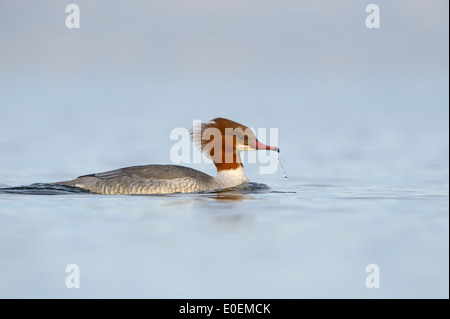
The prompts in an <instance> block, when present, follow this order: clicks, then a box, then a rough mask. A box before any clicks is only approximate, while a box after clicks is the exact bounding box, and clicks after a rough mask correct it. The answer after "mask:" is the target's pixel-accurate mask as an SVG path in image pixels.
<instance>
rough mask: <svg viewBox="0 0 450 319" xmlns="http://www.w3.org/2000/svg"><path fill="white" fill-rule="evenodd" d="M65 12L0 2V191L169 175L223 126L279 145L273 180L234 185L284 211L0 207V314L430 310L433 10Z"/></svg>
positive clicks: (443, 139) (153, 203) (60, 201)
mask: <svg viewBox="0 0 450 319" xmlns="http://www.w3.org/2000/svg"><path fill="white" fill-rule="evenodd" d="M69 3H70V2H67V3H65V2H61V1H56V0H55V1H48V0H46V1H31V0H24V1H21V0H16V1H0V87H1V89H0V186H19V185H28V184H31V183H35V182H51V181H56V180H62V179H69V178H73V177H76V176H78V175H81V174H87V173H93V172H100V171H104V170H108V169H114V168H118V167H123V166H131V165H137V164H150V163H170V157H169V152H170V148H171V146H172V145H173V143H174V142H173V141H170V140H169V136H170V131H171V130H172V129H173V128H175V127H186V128H188V129H189V128H190V126H191V125H192V120H194V119H201V120H203V121H207V120H209V119H211V118H213V117H217V116H222V117H228V118H230V119H233V120H235V121H238V122H241V123H243V124H246V125H249V126H252V127H254V128H258V127H267V128H269V127H275V128H278V129H279V147H280V149H281V153H280V155H281V157H280V158H281V161H282V164H283V166H284V167H285V169H286V173H287V175H288V176H289V180H288V181H284V180H283V177H282V174H281V172H277V174H274V175H259V174H258V164H248V165H246V170H247V173H248V176H249V178H250V179H251V180H252V181H256V182H263V183H266V184H268V185H270V186H271V188H272V189H274V190H278V191H286V192H295V193H285V194H277V193H271V194H253V195H242V196H240V195H233V196H232V197H231V198H230V197H226V198H222V197H220V196H219V197H218V196H217V195H176V196H169V197H164V196H162V197H161V196H159V197H136V196H116V197H111V196H96V195H60V196H30V195H11V194H0V243H1V244H0V255H1V256H2V257H1V259H0V296H1V297H3V298H10V297H31V298H36V297H64V298H66V297H75V298H77V297H151V298H155V297H156V298H158V297H166V298H183V297H202V298H208V297H210V298H217V297H221V298H231V297H244V298H259V297H269V298H271V297H274V298H278V297H285V298H304V297H331V298H334V297H344V298H346V297H351V298H354V297H361V298H371V297H381V298H390V297H397V298H410V297H414V298H417V297H425V298H428V297H438V298H448V270H449V268H448V251H449V250H448V248H449V247H448V185H449V169H448V160H449V156H448V155H449V148H448V145H449V140H448V130H449V120H448V116H449V109H448V104H449V99H448V85H449V83H448V67H449V65H448V56H449V50H448V48H449V46H448V21H449V17H448V9H449V8H448V2H447V1H443V0H435V1H425V0H422V1H407V0H404V1H399V0H396V1H376V2H375V3H377V4H378V5H379V6H380V10H381V28H380V29H367V28H366V27H365V24H364V21H365V17H366V15H367V13H365V7H366V5H367V4H369V3H372V2H369V1H356V0H354V1H331V0H324V1H312V0H311V1H287V0H285V1H284V0H283V1H256V0H254V1H253V0H249V1H245V2H244V3H243V1H234V0H233V1H206V0H203V1H198V0H197V1H184V2H183V1H133V2H132V3H131V2H126V1H114V2H111V1H102V0H96V1H82V0H80V1H76V2H75V3H77V4H78V5H79V6H80V10H81V28H80V29H71V30H69V29H67V28H66V27H65V23H64V21H65V18H66V15H67V14H66V13H65V6H66V5H67V4H69ZM188 166H191V167H194V168H197V169H199V170H202V171H205V172H207V173H209V174H215V170H214V167H213V166H212V165H206V164H189V165H188ZM71 263H76V264H79V265H80V268H81V272H82V275H81V276H82V277H81V286H82V288H80V289H78V290H69V289H67V288H65V286H64V282H65V276H66V273H65V272H64V270H65V266H66V265H67V264H71ZM371 263H376V264H378V265H379V266H380V269H381V276H382V277H381V288H380V289H376V290H374V289H372V290H369V289H367V288H366V287H365V285H364V280H365V276H366V275H367V274H366V273H365V271H364V270H365V266H366V265H367V264H371Z"/></svg>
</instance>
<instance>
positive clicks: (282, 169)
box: [277, 153, 288, 180]
mask: <svg viewBox="0 0 450 319" xmlns="http://www.w3.org/2000/svg"><path fill="white" fill-rule="evenodd" d="M277 154H278V165H280V168H281V171H282V172H283V175H284V180H287V179H288V177H287V175H286V172H285V171H284V168H283V166H281V162H280V153H277Z"/></svg>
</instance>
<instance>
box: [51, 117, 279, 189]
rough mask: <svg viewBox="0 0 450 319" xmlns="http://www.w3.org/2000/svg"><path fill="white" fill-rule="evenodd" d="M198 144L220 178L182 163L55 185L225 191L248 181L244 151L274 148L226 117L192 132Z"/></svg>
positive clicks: (109, 173)
mask: <svg viewBox="0 0 450 319" xmlns="http://www.w3.org/2000/svg"><path fill="white" fill-rule="evenodd" d="M191 135H192V138H193V141H194V143H196V144H197V145H198V146H200V148H201V150H202V152H203V153H205V154H206V155H207V156H208V157H210V158H212V160H213V162H214V165H215V166H216V168H217V175H216V177H212V176H209V175H207V174H205V173H202V172H200V171H198V170H195V169H192V168H189V167H184V166H179V165H144V166H132V167H125V168H120V169H116V170H112V171H108V172H104V173H97V174H89V175H83V176H80V177H78V178H76V179H74V180H70V181H64V182H56V183H53V184H57V185H66V186H72V187H78V188H82V189H85V190H88V191H90V192H92V193H97V194H169V193H190V192H201V191H213V190H221V189H226V188H231V187H236V186H239V185H242V184H245V183H248V178H247V175H246V174H245V171H244V166H243V165H242V162H241V156H240V152H241V151H256V150H270V151H276V152H279V151H280V150H279V149H278V148H277V147H274V146H269V145H264V144H262V143H260V142H259V141H258V140H257V139H256V136H255V135H254V134H253V132H252V131H251V130H250V129H249V128H248V127H246V126H244V125H242V124H239V123H237V122H234V121H231V120H227V119H224V118H215V119H213V120H211V122H210V123H203V124H201V125H200V126H199V127H198V128H194V130H193V131H192V132H191Z"/></svg>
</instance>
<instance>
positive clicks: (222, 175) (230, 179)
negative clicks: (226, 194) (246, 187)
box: [214, 166, 248, 188]
mask: <svg viewBox="0 0 450 319" xmlns="http://www.w3.org/2000/svg"><path fill="white" fill-rule="evenodd" d="M214 181H215V182H216V183H218V184H219V186H220V188H228V187H235V186H238V185H241V184H243V183H247V182H248V178H247V175H245V171H244V167H242V166H241V167H239V168H236V169H225V170H221V171H218V172H217V176H216V177H214Z"/></svg>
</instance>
